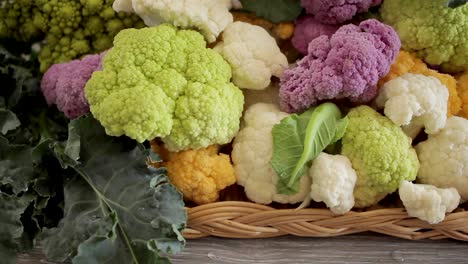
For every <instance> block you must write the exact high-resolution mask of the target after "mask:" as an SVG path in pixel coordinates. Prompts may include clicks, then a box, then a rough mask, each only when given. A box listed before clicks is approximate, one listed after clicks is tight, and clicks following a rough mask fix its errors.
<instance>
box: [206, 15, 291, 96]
mask: <svg viewBox="0 0 468 264" xmlns="http://www.w3.org/2000/svg"><path fill="white" fill-rule="evenodd" d="M214 50H216V51H217V52H219V53H220V54H221V55H222V56H223V57H224V59H225V60H226V61H228V62H229V64H230V65H231V67H232V82H233V83H234V84H235V85H237V86H239V87H240V88H243V89H254V90H261V89H265V88H266V87H268V85H269V84H270V80H271V76H276V77H280V76H281V74H282V73H283V70H284V69H286V68H287V67H288V60H287V58H286V56H285V55H284V54H283V53H281V50H280V49H279V47H278V45H277V44H276V40H275V39H274V38H273V37H272V36H270V34H268V32H267V31H266V30H265V29H264V28H262V27H259V26H255V25H251V24H249V23H244V22H234V23H232V24H230V25H229V26H228V27H226V29H225V30H224V32H223V34H222V41H221V42H219V43H218V44H217V45H216V46H215V47H214Z"/></svg>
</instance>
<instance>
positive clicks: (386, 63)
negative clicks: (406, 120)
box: [280, 19, 400, 113]
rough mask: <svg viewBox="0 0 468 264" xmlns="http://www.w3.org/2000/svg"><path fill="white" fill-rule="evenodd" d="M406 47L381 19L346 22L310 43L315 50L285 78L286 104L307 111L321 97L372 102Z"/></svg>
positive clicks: (283, 93)
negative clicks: (348, 23)
mask: <svg viewBox="0 0 468 264" xmlns="http://www.w3.org/2000/svg"><path fill="white" fill-rule="evenodd" d="M399 49H400V40H399V39H398V36H397V34H396V32H395V31H394V30H393V29H392V28H391V27H390V26H387V25H385V24H382V23H380V22H379V21H377V20H375V19H369V20H366V21H364V22H361V23H360V24H359V26H355V25H345V26H342V27H341V28H340V29H338V31H337V32H336V33H335V34H333V36H331V37H330V38H329V37H328V36H320V37H318V38H316V39H314V40H313V41H312V42H311V43H310V44H309V54H308V55H307V56H305V57H304V58H303V59H302V60H300V61H299V62H298V66H297V67H295V68H291V69H288V70H285V71H284V73H283V75H282V76H281V88H280V98H281V108H282V109H283V110H284V111H286V112H290V113H291V112H301V111H304V110H306V109H308V108H309V107H310V106H312V105H315V104H317V103H318V102H319V101H322V100H327V99H340V98H349V99H351V100H352V101H356V102H368V101H370V100H372V99H373V98H374V96H375V95H376V91H377V89H376V85H377V82H378V80H379V79H380V78H381V77H383V76H385V75H386V74H387V72H388V70H389V68H390V65H391V64H392V63H393V61H394V60H395V58H396V56H397V54H398V50H399Z"/></svg>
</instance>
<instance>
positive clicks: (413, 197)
mask: <svg viewBox="0 0 468 264" xmlns="http://www.w3.org/2000/svg"><path fill="white" fill-rule="evenodd" d="M399 194H400V199H401V201H402V202H403V205H404V206H405V208H406V211H407V212H408V215H409V216H413V217H417V218H419V219H421V220H424V221H427V222H428V223H429V224H437V223H440V222H442V221H443V220H444V219H445V213H450V212H452V211H453V210H455V208H457V207H458V205H459V204H460V195H459V194H458V192H457V190H456V189H455V188H448V189H440V188H437V187H435V186H432V185H426V184H413V183H411V182H408V181H402V182H401V184H400V188H399Z"/></svg>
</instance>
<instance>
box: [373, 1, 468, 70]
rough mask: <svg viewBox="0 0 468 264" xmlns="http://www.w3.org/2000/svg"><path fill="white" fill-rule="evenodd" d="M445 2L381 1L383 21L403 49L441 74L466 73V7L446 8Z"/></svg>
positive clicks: (467, 58) (467, 50)
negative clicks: (440, 68)
mask: <svg viewBox="0 0 468 264" xmlns="http://www.w3.org/2000/svg"><path fill="white" fill-rule="evenodd" d="M446 3H447V1H446V0H431V1H428V0H412V1H408V0H391V1H384V2H383V4H382V6H381V8H380V13H381V15H382V18H383V21H384V22H385V23H387V24H389V25H391V26H393V28H395V30H396V31H397V32H398V35H399V36H400V39H401V42H402V45H403V49H405V50H407V51H411V52H415V53H416V54H417V55H418V57H420V58H423V59H424V60H425V61H426V62H427V63H428V64H430V65H441V67H442V69H443V70H444V71H450V72H458V71H463V70H467V69H468V45H466V40H467V39H468V23H467V21H468V5H462V6H460V7H457V8H449V7H447V6H446Z"/></svg>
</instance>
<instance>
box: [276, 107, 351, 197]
mask: <svg viewBox="0 0 468 264" xmlns="http://www.w3.org/2000/svg"><path fill="white" fill-rule="evenodd" d="M347 121H348V120H347V118H342V115H341V112H340V109H339V108H338V107H337V106H336V105H334V104H333V103H324V104H321V105H320V106H318V107H314V108H311V109H309V110H308V111H306V112H304V113H303V114H301V115H297V114H294V115H291V116H289V117H286V118H284V119H283V120H281V123H280V124H277V125H275V126H274V127H273V129H272V134H273V156H272V158H271V161H270V164H271V166H272V167H273V169H274V170H275V171H276V173H277V174H278V177H279V180H278V183H277V189H278V192H279V193H283V194H294V193H297V192H298V190H299V180H300V178H301V176H302V175H304V172H305V170H307V169H308V167H310V162H311V161H312V160H314V159H315V158H316V157H317V156H318V155H319V154H320V153H321V152H322V151H323V150H324V149H325V148H326V147H327V146H328V145H330V144H333V143H335V142H336V141H338V140H339V139H340V138H341V137H342V136H343V134H344V131H345V130H346V126H347Z"/></svg>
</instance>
